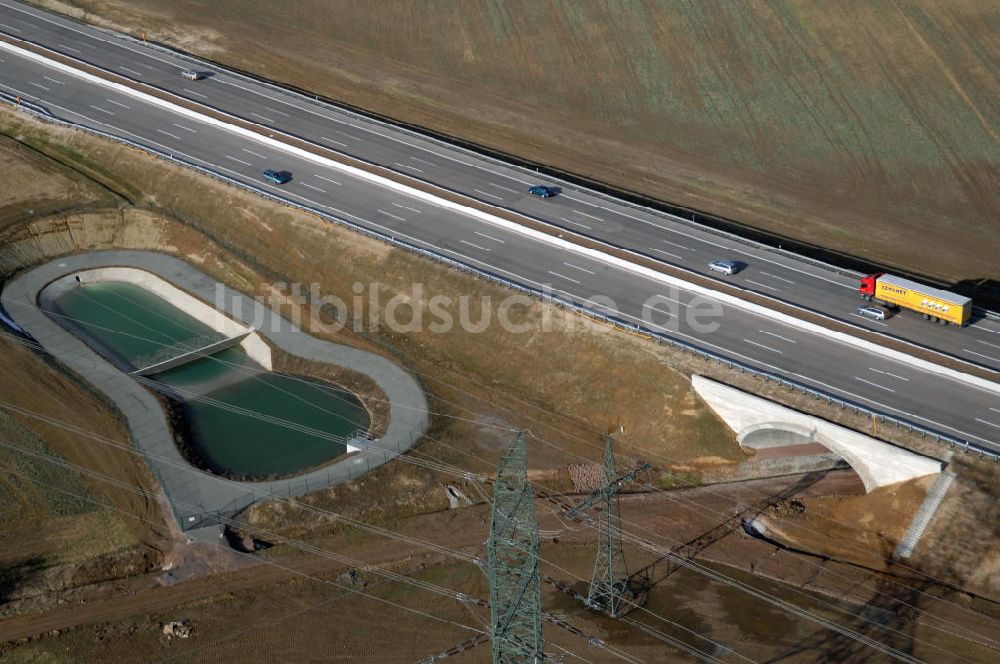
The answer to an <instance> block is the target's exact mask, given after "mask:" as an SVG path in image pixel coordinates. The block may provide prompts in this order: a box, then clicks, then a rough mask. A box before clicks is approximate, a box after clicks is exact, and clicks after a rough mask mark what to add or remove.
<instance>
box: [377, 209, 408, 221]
mask: <svg viewBox="0 0 1000 664" xmlns="http://www.w3.org/2000/svg"><path fill="white" fill-rule="evenodd" d="M376 212H381V213H382V214H384V215H385V216H387V217H392V218H393V219H399V220H400V221H406V219H405V218H403V217H400V216H398V215H395V214H393V213H391V212H386V211H385V210H376Z"/></svg>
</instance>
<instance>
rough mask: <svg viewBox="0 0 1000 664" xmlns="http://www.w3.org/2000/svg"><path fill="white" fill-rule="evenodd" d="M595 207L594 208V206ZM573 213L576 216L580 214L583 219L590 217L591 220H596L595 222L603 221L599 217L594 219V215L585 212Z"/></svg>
mask: <svg viewBox="0 0 1000 664" xmlns="http://www.w3.org/2000/svg"><path fill="white" fill-rule="evenodd" d="M595 207H596V206H595ZM573 212H576V213H577V214H581V215H583V216H584V217H590V218H591V219H596V220H597V221H604V220H603V219H601V218H600V217H595V216H594V215H592V214H587V213H586V212H580V211H579V210H573Z"/></svg>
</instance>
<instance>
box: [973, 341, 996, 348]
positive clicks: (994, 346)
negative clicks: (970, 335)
mask: <svg viewBox="0 0 1000 664" xmlns="http://www.w3.org/2000/svg"><path fill="white" fill-rule="evenodd" d="M976 341H978V342H979V343H981V344H983V345H986V346H992V347H993V348H1000V346H998V345H997V344H991V343H990V342H989V341H983V340H982V339H976Z"/></svg>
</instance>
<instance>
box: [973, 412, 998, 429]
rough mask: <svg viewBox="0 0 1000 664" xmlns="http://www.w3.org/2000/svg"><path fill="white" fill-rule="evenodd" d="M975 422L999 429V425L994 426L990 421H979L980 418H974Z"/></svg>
mask: <svg viewBox="0 0 1000 664" xmlns="http://www.w3.org/2000/svg"><path fill="white" fill-rule="evenodd" d="M990 410H993V409H992V408H991V409H990ZM975 420H976V421H977V422H982V423H983V424H988V425H990V426H991V427H996V428H997V429H1000V424H994V423H993V422H990V421H988V420H983V419H980V418H978V417H977V418H975Z"/></svg>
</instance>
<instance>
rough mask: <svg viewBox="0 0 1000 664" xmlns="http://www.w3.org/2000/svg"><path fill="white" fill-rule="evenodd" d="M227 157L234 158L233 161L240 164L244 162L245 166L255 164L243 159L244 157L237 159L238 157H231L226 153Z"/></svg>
mask: <svg viewBox="0 0 1000 664" xmlns="http://www.w3.org/2000/svg"><path fill="white" fill-rule="evenodd" d="M226 159H232V160H233V161H235V162H238V163H240V164H243V165H244V166H253V164H251V163H250V162H249V161H243V160H242V159H237V158H236V157H231V156H229V155H228V154H227V155H226Z"/></svg>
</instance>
